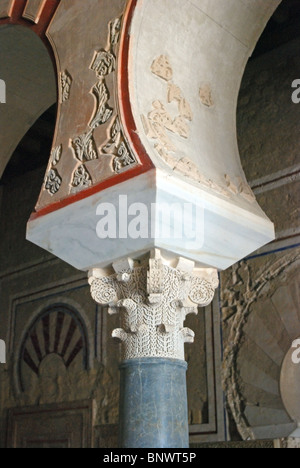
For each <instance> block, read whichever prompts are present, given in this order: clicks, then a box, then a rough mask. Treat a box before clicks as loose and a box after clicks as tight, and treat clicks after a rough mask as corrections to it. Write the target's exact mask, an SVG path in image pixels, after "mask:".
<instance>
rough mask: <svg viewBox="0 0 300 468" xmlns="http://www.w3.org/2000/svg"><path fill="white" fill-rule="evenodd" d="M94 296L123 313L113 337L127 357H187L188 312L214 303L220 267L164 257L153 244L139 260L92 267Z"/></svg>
mask: <svg viewBox="0 0 300 468" xmlns="http://www.w3.org/2000/svg"><path fill="white" fill-rule="evenodd" d="M89 283H90V286H91V294H92V297H93V299H94V300H95V301H96V302H97V303H98V304H101V305H103V306H105V305H106V306H109V312H110V313H111V314H115V313H118V312H120V313H121V328H118V329H116V330H114V331H113V337H114V338H116V339H119V340H120V341H121V342H122V343H123V359H124V360H128V359H136V358H144V357H163V358H172V359H181V360H184V343H187V342H188V343H192V342H193V341H194V336H195V335H194V332H193V331H192V330H191V329H189V328H187V327H184V321H185V318H186V316H187V315H188V314H191V313H193V314H197V313H198V307H205V306H207V305H209V304H210V303H211V301H212V300H213V297H214V293H215V289H216V288H217V287H218V284H219V281H218V274H217V270H215V269H211V268H195V264H194V262H192V261H190V260H186V259H183V258H176V259H175V258H172V259H170V258H169V259H166V258H163V257H162V255H161V251H160V250H153V251H152V252H151V253H150V254H149V255H147V256H146V257H144V258H142V259H141V260H139V261H134V260H132V259H124V260H121V261H119V262H116V263H114V264H113V270H112V271H108V270H107V269H106V270H101V269H93V270H91V271H90V272H89Z"/></svg>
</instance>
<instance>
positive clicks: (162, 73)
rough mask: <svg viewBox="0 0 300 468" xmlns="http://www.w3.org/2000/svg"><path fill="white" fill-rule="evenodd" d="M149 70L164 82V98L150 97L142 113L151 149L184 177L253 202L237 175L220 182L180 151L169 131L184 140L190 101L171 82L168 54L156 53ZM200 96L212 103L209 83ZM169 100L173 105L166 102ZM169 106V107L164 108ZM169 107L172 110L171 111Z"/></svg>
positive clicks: (191, 119)
mask: <svg viewBox="0 0 300 468" xmlns="http://www.w3.org/2000/svg"><path fill="white" fill-rule="evenodd" d="M151 72H152V73H153V74H154V75H155V76H156V77H158V78H160V79H162V80H163V81H165V82H167V93H166V102H162V101H160V100H154V101H153V103H152V109H151V110H150V112H149V113H148V114H147V116H145V115H142V116H141V120H142V123H143V127H144V131H145V134H146V136H147V137H148V138H149V139H150V140H154V149H155V150H156V152H157V153H158V155H159V156H160V158H161V159H163V161H164V162H165V163H166V164H167V165H168V166H170V167H171V168H172V170H173V171H175V172H178V173H180V174H181V175H183V176H186V177H188V178H189V179H191V180H194V181H195V182H197V183H199V184H201V185H202V186H204V187H207V188H209V189H213V190H214V191H215V192H217V193H219V194H220V195H222V196H225V197H227V198H229V197H232V195H237V194H240V195H241V196H243V197H244V198H245V199H246V200H247V201H249V202H251V203H253V202H254V200H255V197H254V195H253V193H252V191H251V189H250V187H249V186H248V185H247V184H246V183H245V182H244V181H242V180H241V179H240V181H239V184H238V185H236V184H234V183H233V182H232V180H231V179H230V177H229V176H225V178H226V180H225V183H224V184H223V186H222V185H221V184H218V183H216V182H214V181H212V180H211V179H208V178H207V177H205V176H204V174H202V173H201V172H200V170H199V167H198V166H197V164H196V163H195V162H194V161H193V160H192V159H191V158H190V157H188V156H186V155H182V154H180V152H179V151H178V149H177V147H176V143H175V142H174V140H173V139H172V134H174V135H177V136H179V137H180V138H183V139H185V140H188V139H189V137H190V122H192V121H193V112H192V108H191V105H190V103H189V102H188V101H187V99H185V97H184V93H183V91H182V90H181V89H180V87H179V86H178V85H177V84H175V83H173V81H172V80H173V76H174V73H173V69H172V65H171V62H170V60H169V58H168V57H167V56H165V55H160V56H159V57H158V58H156V59H155V60H154V61H153V63H152V65H151ZM199 96H200V100H201V102H202V104H203V105H205V106H206V107H211V106H213V105H214V101H213V96H212V90H211V86H210V85H209V84H203V85H202V87H201V88H200V91H199ZM174 103H175V104H176V105H177V108H178V115H176V116H175V117H174V116H173V112H174ZM171 104H173V107H171V106H169V105H171ZM169 108H170V111H169V110H168V109H169ZM172 111H173V112H172Z"/></svg>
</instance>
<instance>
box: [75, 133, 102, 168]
mask: <svg viewBox="0 0 300 468" xmlns="http://www.w3.org/2000/svg"><path fill="white" fill-rule="evenodd" d="M72 147H73V150H74V153H75V156H76V158H77V159H78V161H80V162H86V161H93V160H95V159H98V152H97V147H96V143H95V140H94V137H93V132H91V131H90V132H88V133H85V134H83V135H80V136H78V137H76V138H75V139H74V140H73V141H72Z"/></svg>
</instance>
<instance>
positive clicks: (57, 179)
mask: <svg viewBox="0 0 300 468" xmlns="http://www.w3.org/2000/svg"><path fill="white" fill-rule="evenodd" d="M62 150H63V147H62V145H59V146H56V147H55V148H53V149H52V151H51V156H50V161H51V165H50V169H49V171H48V173H47V175H46V178H45V182H44V186H45V189H46V190H47V191H48V193H49V194H50V195H52V196H53V195H56V194H57V192H58V191H59V189H60V187H61V184H62V178H61V176H60V175H59V173H58V170H57V169H56V166H57V165H58V164H59V162H60V160H61V156H62Z"/></svg>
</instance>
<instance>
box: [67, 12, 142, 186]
mask: <svg viewBox="0 0 300 468" xmlns="http://www.w3.org/2000/svg"><path fill="white" fill-rule="evenodd" d="M121 24H122V18H116V19H115V20H113V21H111V22H110V23H109V27H108V29H109V33H108V43H107V46H106V48H105V49H101V50H100V51H96V52H95V53H94V57H93V59H92V62H91V65H90V69H91V70H93V71H94V72H95V74H96V76H97V79H98V81H97V83H96V84H95V85H94V86H93V88H92V91H91V93H92V94H93V96H94V98H95V101H96V107H95V111H94V113H93V115H92V116H91V120H90V122H89V128H90V130H89V131H87V132H86V133H85V134H83V135H79V136H77V137H75V138H73V139H72V141H71V146H72V149H73V152H74V155H75V157H76V159H77V160H78V161H79V162H81V163H82V164H81V165H80V166H79V167H78V166H77V167H76V169H75V171H74V173H73V179H72V182H71V192H72V193H74V191H76V192H79V191H81V190H84V189H86V188H88V187H90V186H91V185H92V184H93V181H92V177H91V175H90V174H89V171H88V168H87V165H86V163H87V162H89V161H94V160H96V159H99V158H100V156H101V157H105V156H110V158H111V159H112V163H111V170H112V172H114V173H116V174H118V173H120V172H122V171H124V170H127V169H129V168H130V167H131V166H133V165H135V164H137V160H136V158H135V156H133V154H132V153H131V152H130V150H129V147H128V145H127V143H126V142H125V138H124V135H123V130H122V127H121V124H120V119H119V117H118V116H117V115H116V110H115V109H113V108H112V107H110V105H109V100H110V93H109V89H108V86H107V84H106V79H107V77H108V76H109V75H111V74H113V73H115V71H116V63H117V59H116V50H115V49H116V46H117V44H118V41H119V37H120V30H121ZM114 114H115V119H114V121H113V124H112V125H111V127H110V128H109V129H108V140H107V142H106V143H105V144H104V146H103V148H101V149H100V151H99V149H98V148H97V146H96V143H95V139H94V131H95V129H97V128H98V127H99V126H100V125H105V124H107V123H109V122H110V121H111V120H112V116H113V115H114Z"/></svg>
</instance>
